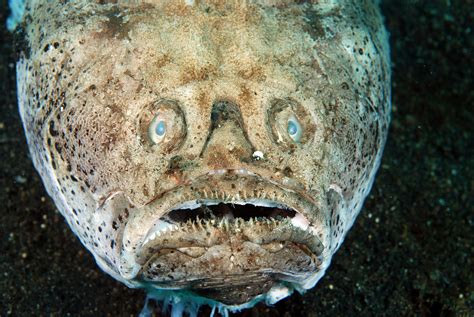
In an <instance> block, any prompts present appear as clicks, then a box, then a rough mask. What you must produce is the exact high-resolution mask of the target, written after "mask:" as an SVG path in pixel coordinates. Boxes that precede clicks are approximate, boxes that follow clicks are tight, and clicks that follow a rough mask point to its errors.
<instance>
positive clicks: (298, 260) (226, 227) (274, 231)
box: [135, 170, 325, 305]
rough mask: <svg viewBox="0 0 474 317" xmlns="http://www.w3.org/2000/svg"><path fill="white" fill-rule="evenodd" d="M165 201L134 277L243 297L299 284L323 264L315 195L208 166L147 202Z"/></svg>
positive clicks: (229, 300)
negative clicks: (206, 170) (207, 170)
mask: <svg viewBox="0 0 474 317" xmlns="http://www.w3.org/2000/svg"><path fill="white" fill-rule="evenodd" d="M165 205H168V206H169V207H168V208H167V209H165V210H166V211H165V212H164V213H163V212H161V213H160V215H159V217H158V218H155V220H154V222H153V225H152V226H151V227H150V228H149V229H148V230H147V231H146V234H145V235H143V237H142V239H141V242H140V243H139V245H138V247H137V252H136V253H135V262H136V263H137V264H139V265H140V271H139V272H138V273H137V275H136V277H135V278H136V279H139V280H141V281H142V282H143V283H145V284H149V285H152V286H153V287H155V288H159V289H160V288H161V289H163V288H166V289H170V288H171V289H185V290H190V291H192V292H194V293H196V294H198V295H199V296H204V297H207V298H211V299H213V300H217V301H219V302H222V303H224V304H229V305H235V304H242V303H245V302H248V301H249V300H251V299H252V298H254V297H256V296H258V295H261V294H264V293H266V292H268V291H269V290H270V289H271V288H272V287H273V286H275V285H281V283H285V284H291V283H295V284H301V283H302V282H303V281H305V280H306V279H307V278H309V277H310V276H312V275H314V274H315V273H316V272H318V270H319V269H320V266H321V264H322V261H323V259H322V258H323V256H322V254H323V251H324V249H325V246H324V244H323V241H322V240H323V239H322V237H323V236H324V232H322V231H321V230H319V231H318V229H316V228H319V229H321V228H324V226H321V225H320V224H321V223H322V220H321V215H320V212H319V210H318V207H317V206H316V204H315V203H314V201H312V200H311V199H308V198H307V197H305V196H304V194H301V193H299V192H297V191H295V190H292V189H289V188H285V187H283V186H281V185H279V184H277V183H275V182H273V181H269V180H266V179H264V178H263V177H260V176H258V175H256V174H253V173H250V172H248V171H246V170H224V171H223V170H220V171H219V172H211V173H208V174H206V175H203V176H202V177H199V178H197V179H195V180H194V181H192V182H191V183H190V184H188V185H184V186H180V187H178V188H176V189H174V190H172V191H170V192H168V193H166V194H165V195H163V196H162V197H160V198H159V199H157V200H156V201H154V202H152V203H150V204H149V205H148V206H147V207H148V208H150V210H156V209H160V208H162V207H163V206H165ZM161 210H163V209H161Z"/></svg>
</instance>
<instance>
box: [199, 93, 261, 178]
mask: <svg viewBox="0 0 474 317" xmlns="http://www.w3.org/2000/svg"><path fill="white" fill-rule="evenodd" d="M210 121H211V124H210V127H209V134H208V136H207V139H206V142H205V144H204V146H203V149H202V151H201V155H200V156H201V158H202V159H203V161H204V162H205V163H206V164H207V165H208V166H209V169H211V170H218V169H238V168H240V167H241V166H242V164H243V163H247V162H250V161H251V160H252V154H253V153H254V151H255V147H254V146H253V144H252V143H251V142H250V140H249V138H248V135H247V131H246V128H245V125H244V121H243V118H242V114H241V112H240V109H239V107H238V105H237V104H235V103H234V102H231V101H227V100H221V101H217V102H215V103H214V104H213V106H212V110H211V120H210Z"/></svg>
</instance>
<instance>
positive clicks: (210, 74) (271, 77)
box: [17, 0, 391, 307]
mask: <svg viewBox="0 0 474 317" xmlns="http://www.w3.org/2000/svg"><path fill="white" fill-rule="evenodd" d="M20 28H21V29H22V33H23V35H24V41H22V42H21V43H22V45H23V46H22V47H20V55H19V59H18V62H17V78H18V100H19V108H20V113H21V117H22V120H23V124H24V128H25V133H26V136H27V140H28V145H29V148H30V153H31V156H32V159H33V162H34V165H35V167H36V169H37V170H38V172H39V174H40V175H41V177H42V179H43V182H44V185H45V187H46V189H47V191H48V193H49V195H50V196H51V197H52V198H53V200H54V202H55V203H56V205H57V208H58V209H59V211H60V212H61V213H62V214H63V216H64V217H65V219H66V220H67V222H68V224H69V226H70V227H71V228H72V230H73V231H74V232H75V234H76V235H77V236H78V237H79V239H80V240H81V242H82V243H83V244H84V245H85V246H86V247H87V248H88V249H89V250H90V252H92V254H93V255H94V257H95V259H96V261H97V263H98V264H99V266H100V267H101V268H102V269H103V270H104V271H106V272H107V273H108V274H110V275H112V276H113V277H114V278H116V279H117V280H119V281H121V282H123V283H125V284H126V285H128V286H130V287H144V286H147V287H148V286H149V284H148V283H149V282H150V280H148V282H145V281H144V280H143V276H147V277H148V278H150V279H153V278H155V279H159V278H160V277H153V276H152V275H153V274H152V273H153V272H154V273H155V274H156V272H157V271H152V269H151V268H144V267H142V266H141V264H140V263H138V262H140V256H143V257H144V258H143V259H144V260H143V263H149V265H150V266H153V265H155V266H156V263H154V262H147V260H148V259H149V258H148V257H145V256H147V254H148V253H150V252H151V253H153V252H161V251H160V250H162V247H160V245H161V246H162V243H165V242H163V241H162V242H160V243H161V244H156V245H153V248H150V249H149V250H144V249H141V246H142V244H143V242H144V240H145V239H146V236H147V234H148V233H149V232H150V230H151V228H152V227H153V224H154V223H155V222H156V221H157V220H158V219H159V218H160V217H162V216H163V215H164V214H165V213H166V212H168V211H169V210H170V208H173V207H174V206H176V205H178V204H180V203H183V202H186V201H193V200H198V201H199V200H206V199H207V200H212V201H223V202H236V203H238V202H245V201H252V200H253V201H257V200H258V201H265V202H266V203H269V204H271V202H279V203H282V204H286V205H287V206H289V207H291V208H294V209H295V210H297V211H299V212H300V211H301V214H302V215H303V216H304V218H305V219H306V221H308V222H309V226H307V227H306V228H305V230H300V231H298V230H296V229H295V231H294V232H296V233H295V234H296V236H297V237H296V238H295V236H291V235H288V236H286V234H287V233H288V232H291V230H293V229H288V230H290V231H285V230H287V228H290V227H291V225H290V224H288V223H286V224H283V223H277V224H275V223H273V224H271V223H269V224H262V223H259V224H258V226H260V227H258V226H257V225H255V228H256V229H255V230H251V231H252V232H250V231H249V232H247V233H242V231H241V230H240V229H239V225H238V224H229V223H221V224H215V223H210V222H203V223H199V224H198V227H196V224H193V223H188V224H187V225H185V226H183V227H181V228H174V229H173V228H168V234H169V236H170V237H174V238H176V239H177V238H178V237H181V239H180V240H179V241H180V243H182V241H188V244H182V245H181V246H184V249H182V250H181V251H182V252H184V253H180V255H179V256H178V255H175V256H173V257H169V259H168V260H166V261H168V262H166V263H168V264H170V263H171V264H170V265H172V268H173V270H174V269H176V270H177V271H178V273H176V275H175V276H171V277H170V279H168V280H166V281H165V280H160V283H161V284H160V283H157V285H158V286H156V287H162V288H170V287H171V288H173V287H176V285H178V286H179V285H181V284H180V283H184V284H183V285H184V287H185V286H189V284H187V283H188V282H189V279H188V278H187V276H188V277H189V276H192V277H193V278H198V277H203V276H204V277H206V278H207V280H209V281H217V282H216V283H217V284H216V285H218V286H222V284H219V283H220V282H219V279H220V278H221V277H222V276H230V275H232V274H233V272H236V270H237V271H238V270H240V271H239V272H240V273H239V274H238V275H232V276H233V277H232V278H229V279H228V280H226V281H225V282H222V283H224V284H225V283H229V284H231V285H233V284H238V283H239V279H240V281H248V283H250V279H254V281H260V280H259V279H260V278H261V279H262V280H261V281H262V283H267V282H268V283H269V284H268V287H267V288H265V289H262V290H261V293H262V294H263V295H265V292H268V294H270V295H271V294H273V293H272V290H273V289H275V288H274V287H276V286H278V287H281V285H280V284H278V283H279V282H278V281H276V280H275V279H276V278H275V277H274V276H272V277H269V276H270V275H271V274H270V273H271V272H273V271H271V270H270V273H269V272H268V270H267V271H266V273H265V274H266V275H265V274H264V275H262V274H261V273H258V272H259V269H260V268H266V269H268V268H269V267H270V268H271V267H272V263H275V261H277V258H280V259H281V257H276V258H272V254H280V253H274V252H277V251H275V250H273V251H271V250H270V251H268V248H270V247H272V248H273V247H275V248H278V245H276V244H272V243H275V241H280V240H281V241H280V242H281V243H284V242H285V241H291V239H293V240H295V239H300V240H298V241H297V242H301V241H303V240H304V241H310V240H311V239H313V240H311V241H310V242H308V246H310V247H309V248H310V249H311V248H312V249H311V252H312V255H308V254H310V253H311V252H309V251H308V252H309V253H308V252H306V251H305V252H306V253H305V252H303V251H302V249H292V248H291V247H290V246H289V247H288V248H284V249H283V251H285V252H290V253H289V255H282V256H283V257H285V256H288V257H289V258H291V257H293V258H295V259H297V260H298V259H301V261H303V260H304V261H309V262H310V264H308V265H307V266H302V267H303V268H304V269H301V270H299V269H298V268H297V267H296V266H298V265H299V264H294V270H290V271H292V272H293V273H292V274H294V275H292V276H293V277H292V278H291V279H287V282H288V283H285V284H284V285H291V287H294V288H296V289H298V290H300V291H302V290H305V289H308V288H311V287H313V286H314V285H315V284H316V282H317V281H318V280H319V279H320V277H321V276H322V275H323V274H324V271H325V270H326V268H327V267H328V265H329V263H330V260H331V257H332V255H333V254H334V252H335V251H336V250H337V249H338V248H339V246H340V245H341V242H342V240H343V238H344V236H345V235H346V233H347V231H348V230H349V228H350V227H351V226H352V224H353V222H354V220H355V218H356V216H357V214H358V213H359V210H360V209H361V207H362V204H363V201H364V199H365V197H366V196H367V194H368V192H369V190H370V188H371V186H372V183H373V180H374V176H375V173H376V170H377V169H378V166H379V164H380V159H381V154H382V150H383V147H384V144H385V140H386V136H387V130H388V125H389V121H390V94H391V93H390V60H389V48H388V41H387V32H386V30H385V28H384V26H383V20H382V17H381V15H380V12H379V8H378V3H377V1H370V0H365V1H364V0H361V1H356V0H322V1H287V0H269V1H263V0H262V1H257V0H255V1H216V0H206V1H204V0H203V1H198V0H195V1H178V0H173V1H171V0H169V1H167V0H162V1H158V0H148V1H120V0H119V1H90V0H89V1H86V0H77V1H66V2H64V1H62V2H61V1H52V0H31V1H29V2H28V1H27V7H26V12H25V15H24V18H23V23H22V24H21V25H20ZM17 32H18V30H17ZM159 111H163V112H164V113H166V114H167V115H169V116H172V117H173V118H174V119H175V120H174V121H173V122H174V123H173V124H174V126H173V127H172V129H173V130H172V131H167V133H168V135H170V136H169V138H168V137H167V138H168V139H166V140H165V141H163V142H162V143H160V144H153V143H150V141H149V139H148V135H147V127H148V125H147V124H148V123H149V122H150V120H151V118H152V117H153V116H154V115H155V114H156V113H157V112H159ZM287 113H289V114H291V115H293V116H294V117H295V118H297V120H298V121H299V122H300V124H301V127H302V131H303V134H302V136H301V139H299V140H298V141H297V142H293V140H292V139H290V138H288V136H287V135H282V133H281V131H282V130H281V127H280V126H279V125H278V124H279V123H281V122H280V121H278V120H280V119H278V118H280V117H279V116H282V115H286V114H287ZM170 129H171V128H170ZM283 134H284V133H283ZM256 221H257V220H256ZM257 222H258V221H257ZM241 225H242V228H245V227H246V226H247V225H248V224H247V223H242V224H241ZM199 226H201V228H199ZM226 226H227V227H226ZM265 226H268V228H267V227H265ZM271 226H273V227H271ZM226 228H227V229H226ZM252 228H254V227H252ZM258 228H260V229H258ZM275 228H276V229H275ZM175 229H176V230H175ZM257 229H258V230H257ZM173 230H175V231H174V232H173ZM239 230H240V231H239ZM259 230H261V231H259ZM272 230H280V231H278V232H281V234H282V235H283V236H285V237H286V238H285V239H286V240H285V239H280V240H278V237H276V236H274V235H271V232H272ZM275 232H276V231H275ZM305 232H306V233H305ZM203 233H206V235H207V236H206V235H203V236H202V238H199V237H200V235H202V234H203ZM310 233H311V235H310ZM161 234H162V235H166V232H165V233H161ZM252 235H253V236H252ZM306 235H308V236H306ZM290 236H291V237H290ZM166 237H168V236H166ZM209 237H210V238H209ZM262 237H263V238H262ZM234 238H235V239H236V240H235V241H234V240H233V239H234ZM206 239H208V240H206ZM209 239H211V240H212V239H213V240H212V241H211V240H209ZM262 239H263V240H265V239H267V240H268V241H273V242H271V243H269V244H268V245H267V246H266V248H267V249H263V248H260V243H263V242H261V241H260V240H262ZM275 239H276V240H275ZM305 239H306V240H305ZM231 240H232V241H233V242H229V241H231ZM263 240H262V241H263ZM267 240H265V241H266V242H267ZM283 240H284V241H283ZM176 241H178V240H176ZM249 241H250V242H251V243H250V242H249ZM295 241H296V240H295ZM168 242H169V241H168ZM266 242H265V243H266ZM176 243H177V242H176ZM195 243H201V244H202V245H204V244H208V245H207V246H206V248H210V249H212V246H213V245H214V244H215V245H216V247H215V248H216V249H215V250H216V251H215V252H216V253H215V254H218V255H219V259H220V257H221V256H224V258H225V259H224V260H219V261H221V262H219V261H218V262H216V263H217V264H216V266H215V267H213V270H215V272H216V273H215V274H217V275H218V276H217V277H216V279H215V280H214V279H213V277H212V276H210V275H212V274H214V273H212V272H210V273H209V272H208V273H206V272H207V271H206V267H212V265H211V264H212V261H217V260H216V257H214V258H212V256H211V255H212V254H210V253H209V252H208V253H206V254H205V255H202V256H201V255H196V254H193V255H189V252H194V251H196V252H201V251H202V252H204V251H203V250H204V249H192V248H188V247H190V246H192V245H193V244H195ZM219 243H221V244H222V245H220V244H219ZM305 243H306V242H305ZM305 243H303V244H305ZM236 245H237V247H238V246H243V248H244V249H245V250H244V251H242V253H238V252H240V251H238V252H237V251H235V249H234V247H236ZM285 245H286V244H285ZM288 245H289V244H288ZM193 250H194V251H193ZM206 250H208V249H206ZM234 251H235V252H237V253H235V254H238V257H239V258H238V259H237V260H234V259H231V260H227V256H228V258H231V257H232V256H233V254H234V253H233V252H234ZM283 251H281V252H283ZM206 252H207V251H206ZM246 252H247V253H246ZM272 252H273V253H272ZM278 252H280V251H278ZM291 252H293V253H291ZM178 253H179V252H178ZM185 253H186V254H187V255H186V256H185V255H183V254H185ZM281 254H283V253H281ZM257 255H258V256H261V259H262V261H263V262H265V264H258V263H257V264H255V263H254V264H249V263H248V261H246V262H245V261H244V262H245V263H240V262H238V260H242V259H247V260H248V259H249V258H251V257H255V256H257ZM295 255H296V256H295ZM180 257H183V259H182V260H178V258H180ZM164 258H165V255H163V259H164ZM191 258H192V259H193V260H192V261H194V262H192V263H193V265H192V266H186V265H185V263H187V262H186V261H191V260H189V259H191ZM229 261H230V262H229ZM263 262H262V263H263ZM143 263H142V264H143ZM189 263H191V262H189ZM295 263H296V262H295ZM275 265H276V264H275ZM278 265H280V264H278ZM281 265H282V269H281V270H283V271H284V272H287V271H288V268H291V269H292V268H293V266H292V265H293V264H288V263H286V264H285V263H282V264H281ZM275 267H276V266H275ZM247 269H248V270H251V271H252V272H253V273H255V275H252V274H253V273H252V274H250V275H249V276H248V277H246V276H245V272H246V270H247ZM154 270H158V269H157V268H156V267H155V268H154ZM274 270H275V272H277V273H278V272H280V271H278V270H277V269H276V268H274ZM256 272H257V273H256ZM206 274H208V275H206ZM209 274H210V275H209ZM219 274H220V275H219ZM229 274H230V275H229ZM288 276H289V275H288ZM173 280H177V281H179V282H176V283H175V284H173ZM154 281H157V280H154ZM151 284H153V282H151ZM282 285H283V284H282ZM199 287H204V288H206V287H205V285H204V284H203V285H200V286H199ZM272 287H273V288H272ZM285 287H286V286H285ZM289 292H290V290H287V291H286V293H284V296H286V295H288V294H289ZM244 295H245V294H244ZM257 295H259V292H257V293H255V294H254V293H252V294H248V296H244V297H242V298H240V299H237V298H227V299H225V300H224V299H222V298H223V297H219V296H217V295H216V297H215V298H217V299H218V300H220V301H222V302H224V303H225V304H226V305H234V304H235V305H241V306H239V307H244V306H245V305H246V303H249V302H251V300H252V298H254V296H257ZM271 296H273V298H274V297H275V296H274V295H271ZM284 296H282V297H284ZM262 298H263V299H265V298H264V297H262ZM268 298H270V297H268ZM268 298H267V301H268ZM278 299H279V298H277V299H276V300H278ZM274 301H275V300H272V298H270V300H269V302H274ZM247 306H248V305H247Z"/></svg>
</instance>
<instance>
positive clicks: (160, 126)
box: [155, 120, 166, 136]
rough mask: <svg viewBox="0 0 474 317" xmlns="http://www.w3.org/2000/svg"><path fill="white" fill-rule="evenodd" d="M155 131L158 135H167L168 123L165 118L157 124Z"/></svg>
mask: <svg viewBox="0 0 474 317" xmlns="http://www.w3.org/2000/svg"><path fill="white" fill-rule="evenodd" d="M155 132H156V134H157V135H158V136H163V135H165V132H166V124H165V122H164V121H163V120H161V121H160V122H158V124H157V125H156V128H155Z"/></svg>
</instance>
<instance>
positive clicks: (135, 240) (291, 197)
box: [122, 169, 327, 279]
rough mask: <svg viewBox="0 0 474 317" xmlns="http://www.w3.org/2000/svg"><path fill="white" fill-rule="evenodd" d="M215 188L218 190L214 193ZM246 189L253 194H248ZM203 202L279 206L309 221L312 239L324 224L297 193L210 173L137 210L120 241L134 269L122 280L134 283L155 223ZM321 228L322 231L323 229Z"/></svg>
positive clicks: (240, 172) (249, 177) (247, 176)
mask: <svg viewBox="0 0 474 317" xmlns="http://www.w3.org/2000/svg"><path fill="white" fill-rule="evenodd" d="M232 183H234V185H235V188H233V189H231V187H232V186H231V184H232ZM219 185H221V186H219ZM224 185H225V186H224ZM223 187H225V188H223ZM216 188H220V189H219V190H216ZM248 188H251V189H252V190H247V189H248ZM206 199H212V200H216V201H220V202H223V203H232V202H233V201H236V200H240V201H250V200H252V199H260V200H264V199H266V200H269V201H273V202H279V203H281V204H282V205H285V206H288V207H289V208H291V209H293V210H294V211H295V212H297V213H299V214H301V215H303V216H304V217H305V219H307V221H308V230H309V231H310V232H311V233H312V234H313V236H316V235H317V233H316V232H315V231H314V226H313V225H314V224H324V223H325V220H324V215H323V213H321V212H320V207H319V205H318V204H317V203H316V201H315V200H314V199H312V198H310V197H308V195H306V194H305V193H302V192H301V191H299V190H295V189H293V188H288V187H286V186H284V185H282V184H279V183H278V182H276V181H273V180H269V179H267V178H264V177H262V176H260V175H258V174H256V173H253V172H250V171H248V170H245V169H233V170H215V171H209V172H207V173H205V174H202V175H201V176H199V177H196V178H194V179H193V181H191V182H187V183H185V184H183V185H180V186H176V187H174V188H172V189H170V190H168V191H166V192H165V193H163V194H161V195H159V196H158V197H156V198H155V199H153V200H151V201H150V202H148V203H147V204H146V205H144V206H143V207H141V208H140V209H143V210H142V212H141V214H142V215H141V216H140V217H138V218H139V219H138V220H137V221H136V224H133V221H134V220H133V219H130V222H129V223H127V226H126V227H127V228H126V230H125V233H124V235H123V237H122V238H123V244H124V246H125V247H124V249H123V250H122V259H124V260H125V261H126V262H128V263H124V262H123V261H122V263H123V264H128V266H129V267H130V266H133V267H134V268H133V269H132V270H130V272H131V273H127V274H126V275H124V276H126V278H128V279H133V278H136V276H137V275H138V274H139V272H140V271H141V267H142V265H141V264H139V262H141V263H143V262H144V261H143V260H142V259H139V258H138V254H139V253H140V251H141V249H142V248H143V247H144V242H145V241H146V238H147V235H148V234H149V233H150V231H151V230H152V228H153V225H154V223H155V222H156V221H157V220H159V219H160V218H161V217H163V216H164V215H165V214H167V213H168V212H169V211H171V210H173V208H176V206H178V205H180V204H182V203H183V202H186V201H193V200H194V201H195V200H206ZM144 226H145V228H144ZM129 227H130V228H129ZM320 227H323V228H324V227H325V226H324V225H323V226H320ZM143 228H144V229H143ZM127 231H128V232H129V233H128V234H127ZM136 232H139V234H134V233H136ZM324 235H325V234H324ZM320 236H321V235H320ZM326 248H327V245H325V243H323V249H326ZM145 262H146V261H145ZM124 266H126V265H124Z"/></svg>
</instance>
